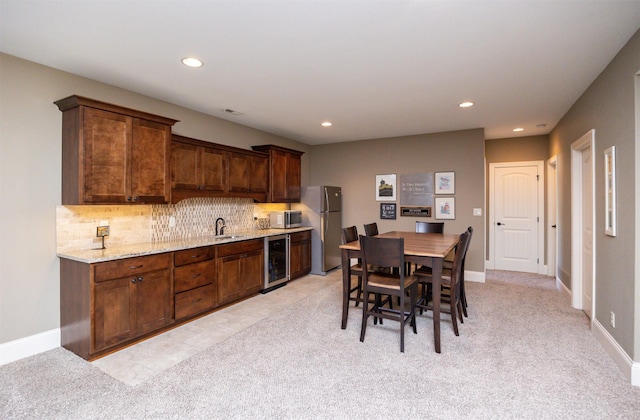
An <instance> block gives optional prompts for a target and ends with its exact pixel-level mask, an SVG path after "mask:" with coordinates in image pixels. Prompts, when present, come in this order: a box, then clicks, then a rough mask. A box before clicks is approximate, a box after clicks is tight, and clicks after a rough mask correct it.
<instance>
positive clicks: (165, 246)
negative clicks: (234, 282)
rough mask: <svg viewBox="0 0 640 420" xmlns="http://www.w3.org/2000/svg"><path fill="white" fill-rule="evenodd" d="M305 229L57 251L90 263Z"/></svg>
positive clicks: (63, 256)
mask: <svg viewBox="0 0 640 420" xmlns="http://www.w3.org/2000/svg"><path fill="white" fill-rule="evenodd" d="M307 230H313V228H312V227H299V228H292V229H263V230H250V231H245V232H234V233H229V234H225V235H222V237H215V236H203V237H198V238H186V239H179V240H174V241H163V242H146V243H139V244H132V245H122V246H114V247H109V248H106V249H80V250H77V251H65V252H59V253H58V257H60V258H66V259H69V260H75V261H80V262H83V263H88V264H91V263H99V262H104V261H112V260H119V259H123V258H131V257H140V256H144V255H153V254H161V253H163V252H171V251H180V250H183V249H189V248H197V247H199V246H208V245H220V244H228V243H232V242H240V241H247V240H250V239H258V238H264V237H267V236H275V235H282V234H285V233H295V232H304V231H307Z"/></svg>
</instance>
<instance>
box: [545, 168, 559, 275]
mask: <svg viewBox="0 0 640 420" xmlns="http://www.w3.org/2000/svg"><path fill="white" fill-rule="evenodd" d="M557 203H558V158H557V156H553V157H551V159H549V160H548V162H547V275H548V276H552V277H554V278H557V277H558V273H557V270H556V249H557V242H558V236H557V233H558V229H557V227H558V226H557V223H558V222H557V220H558V204H557Z"/></svg>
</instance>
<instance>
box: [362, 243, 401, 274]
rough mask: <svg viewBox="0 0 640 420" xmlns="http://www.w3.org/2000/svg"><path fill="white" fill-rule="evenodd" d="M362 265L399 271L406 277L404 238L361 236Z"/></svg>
mask: <svg viewBox="0 0 640 420" xmlns="http://www.w3.org/2000/svg"><path fill="white" fill-rule="evenodd" d="M360 250H361V251H362V265H363V268H364V270H366V269H367V266H377V267H391V268H397V269H399V273H400V275H401V277H403V276H404V238H380V237H376V236H363V235H360Z"/></svg>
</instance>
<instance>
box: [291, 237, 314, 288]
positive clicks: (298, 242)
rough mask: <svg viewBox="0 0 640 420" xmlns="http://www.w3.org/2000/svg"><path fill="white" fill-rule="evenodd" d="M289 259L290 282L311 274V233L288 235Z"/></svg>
mask: <svg viewBox="0 0 640 420" xmlns="http://www.w3.org/2000/svg"><path fill="white" fill-rule="evenodd" d="M289 258H290V260H289V267H290V276H291V280H293V279H296V278H298V277H302V276H304V275H306V274H309V273H310V272H311V231H304V232H296V233H292V234H291V235H290V245H289Z"/></svg>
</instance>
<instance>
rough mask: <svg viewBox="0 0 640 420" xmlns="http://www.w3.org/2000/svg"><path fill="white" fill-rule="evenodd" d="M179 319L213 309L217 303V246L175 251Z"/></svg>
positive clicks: (175, 289) (177, 313)
mask: <svg viewBox="0 0 640 420" xmlns="http://www.w3.org/2000/svg"><path fill="white" fill-rule="evenodd" d="M173 282H174V292H175V319H176V321H178V320H182V319H185V318H189V317H191V316H193V315H196V314H199V313H202V312H205V311H207V310H210V309H213V308H214V307H215V306H216V304H217V295H218V293H217V289H216V270H215V247H213V246H206V247H198V248H192V249H185V250H183V251H176V252H175V253H174V272H173Z"/></svg>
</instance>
